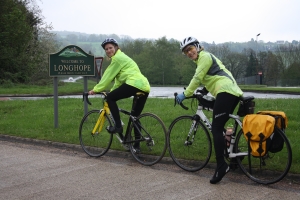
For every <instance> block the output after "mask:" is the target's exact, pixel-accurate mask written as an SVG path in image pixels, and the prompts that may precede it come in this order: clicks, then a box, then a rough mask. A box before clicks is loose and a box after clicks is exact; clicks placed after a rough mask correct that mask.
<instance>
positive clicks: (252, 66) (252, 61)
mask: <svg viewBox="0 0 300 200" xmlns="http://www.w3.org/2000/svg"><path fill="white" fill-rule="evenodd" d="M257 65H258V63H257V59H256V58H255V57H254V55H253V52H251V53H250V56H249V61H248V65H247V68H246V74H245V76H246V77H247V76H253V75H255V74H257V71H256V66H257Z"/></svg>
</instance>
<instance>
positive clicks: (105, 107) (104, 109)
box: [92, 102, 110, 135]
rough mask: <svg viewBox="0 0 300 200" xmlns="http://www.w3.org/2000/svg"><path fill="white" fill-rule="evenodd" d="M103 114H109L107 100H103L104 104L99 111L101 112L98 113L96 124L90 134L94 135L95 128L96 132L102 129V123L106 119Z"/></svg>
mask: <svg viewBox="0 0 300 200" xmlns="http://www.w3.org/2000/svg"><path fill="white" fill-rule="evenodd" d="M105 114H107V115H110V110H109V107H108V104H107V102H104V106H103V109H102V111H101V114H100V115H99V118H98V120H97V122H96V125H95V126H94V129H93V131H92V134H93V135H94V134H95V133H97V129H98V133H100V132H101V131H102V129H103V124H104V122H105V120H106V117H105Z"/></svg>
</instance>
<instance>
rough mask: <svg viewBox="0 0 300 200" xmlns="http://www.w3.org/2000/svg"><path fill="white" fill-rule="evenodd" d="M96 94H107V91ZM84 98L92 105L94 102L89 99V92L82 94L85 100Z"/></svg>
mask: <svg viewBox="0 0 300 200" xmlns="http://www.w3.org/2000/svg"><path fill="white" fill-rule="evenodd" d="M95 94H101V95H104V96H106V95H107V92H97V93H95ZM84 99H85V100H86V102H87V103H88V104H89V105H92V103H91V102H90V100H89V93H88V92H84V93H83V94H82V101H84Z"/></svg>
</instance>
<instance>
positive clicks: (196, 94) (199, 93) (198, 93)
mask: <svg viewBox="0 0 300 200" xmlns="http://www.w3.org/2000/svg"><path fill="white" fill-rule="evenodd" d="M200 91H201V90H199V89H198V90H196V93H195V94H193V95H192V96H190V97H186V98H185V99H195V98H199V97H200V98H202V97H203V96H204V95H203V94H202V93H201V92H200ZM177 95H178V93H177V92H175V93H174V96H175V98H174V99H175V104H174V106H176V104H177V101H176V96H177ZM179 105H180V106H181V107H182V108H183V109H185V110H188V109H189V108H188V107H187V106H185V105H184V104H183V103H182V102H181V103H180V104H179Z"/></svg>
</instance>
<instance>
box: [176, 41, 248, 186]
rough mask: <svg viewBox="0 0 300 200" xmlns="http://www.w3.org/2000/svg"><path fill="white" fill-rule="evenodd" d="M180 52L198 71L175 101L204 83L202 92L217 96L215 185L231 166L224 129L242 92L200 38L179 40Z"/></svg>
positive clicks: (213, 126)
mask: <svg viewBox="0 0 300 200" xmlns="http://www.w3.org/2000/svg"><path fill="white" fill-rule="evenodd" d="M180 49H181V51H182V52H183V53H184V54H185V55H186V56H187V57H188V58H190V59H192V60H193V61H194V62H195V63H196V64H197V68H196V72H195V74H194V76H193V78H192V80H191V81H190V84H189V86H188V87H187V88H186V90H185V91H184V92H183V93H181V94H179V95H177V97H176V100H177V102H178V103H181V102H182V101H183V100H184V99H185V97H188V96H191V95H192V94H193V93H194V91H195V90H196V89H197V88H198V87H199V86H200V84H203V85H204V86H205V87H204V88H203V89H202V93H203V94H207V93H208V92H210V93H211V94H212V95H213V96H214V97H215V98H216V101H215V104H214V108H213V121H212V134H213V141H214V148H215V154H216V161H217V168H216V170H215V174H214V175H213V177H212V179H211V180H210V183H212V184H215V183H217V182H219V181H221V180H222V178H223V177H224V176H225V174H226V173H227V172H228V171H229V170H230V167H229V166H228V164H227V163H226V162H225V159H224V155H223V154H224V148H225V147H224V145H225V142H224V137H223V131H224V126H225V124H226V122H227V121H228V119H229V114H232V113H233V111H234V109H235V107H236V106H237V104H238V102H239V97H240V96H242V95H243V92H242V90H241V89H240V88H239V86H238V85H237V83H236V81H235V79H234V78H233V76H232V74H231V73H230V71H229V70H227V69H226V68H225V66H224V65H223V63H222V62H221V61H220V60H219V59H218V58H217V57H215V56H214V55H213V54H211V53H209V52H207V51H204V48H203V47H202V46H201V45H200V43H199V41H198V40H197V39H196V38H193V37H187V38H185V39H184V40H183V41H182V42H181V43H180Z"/></svg>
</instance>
